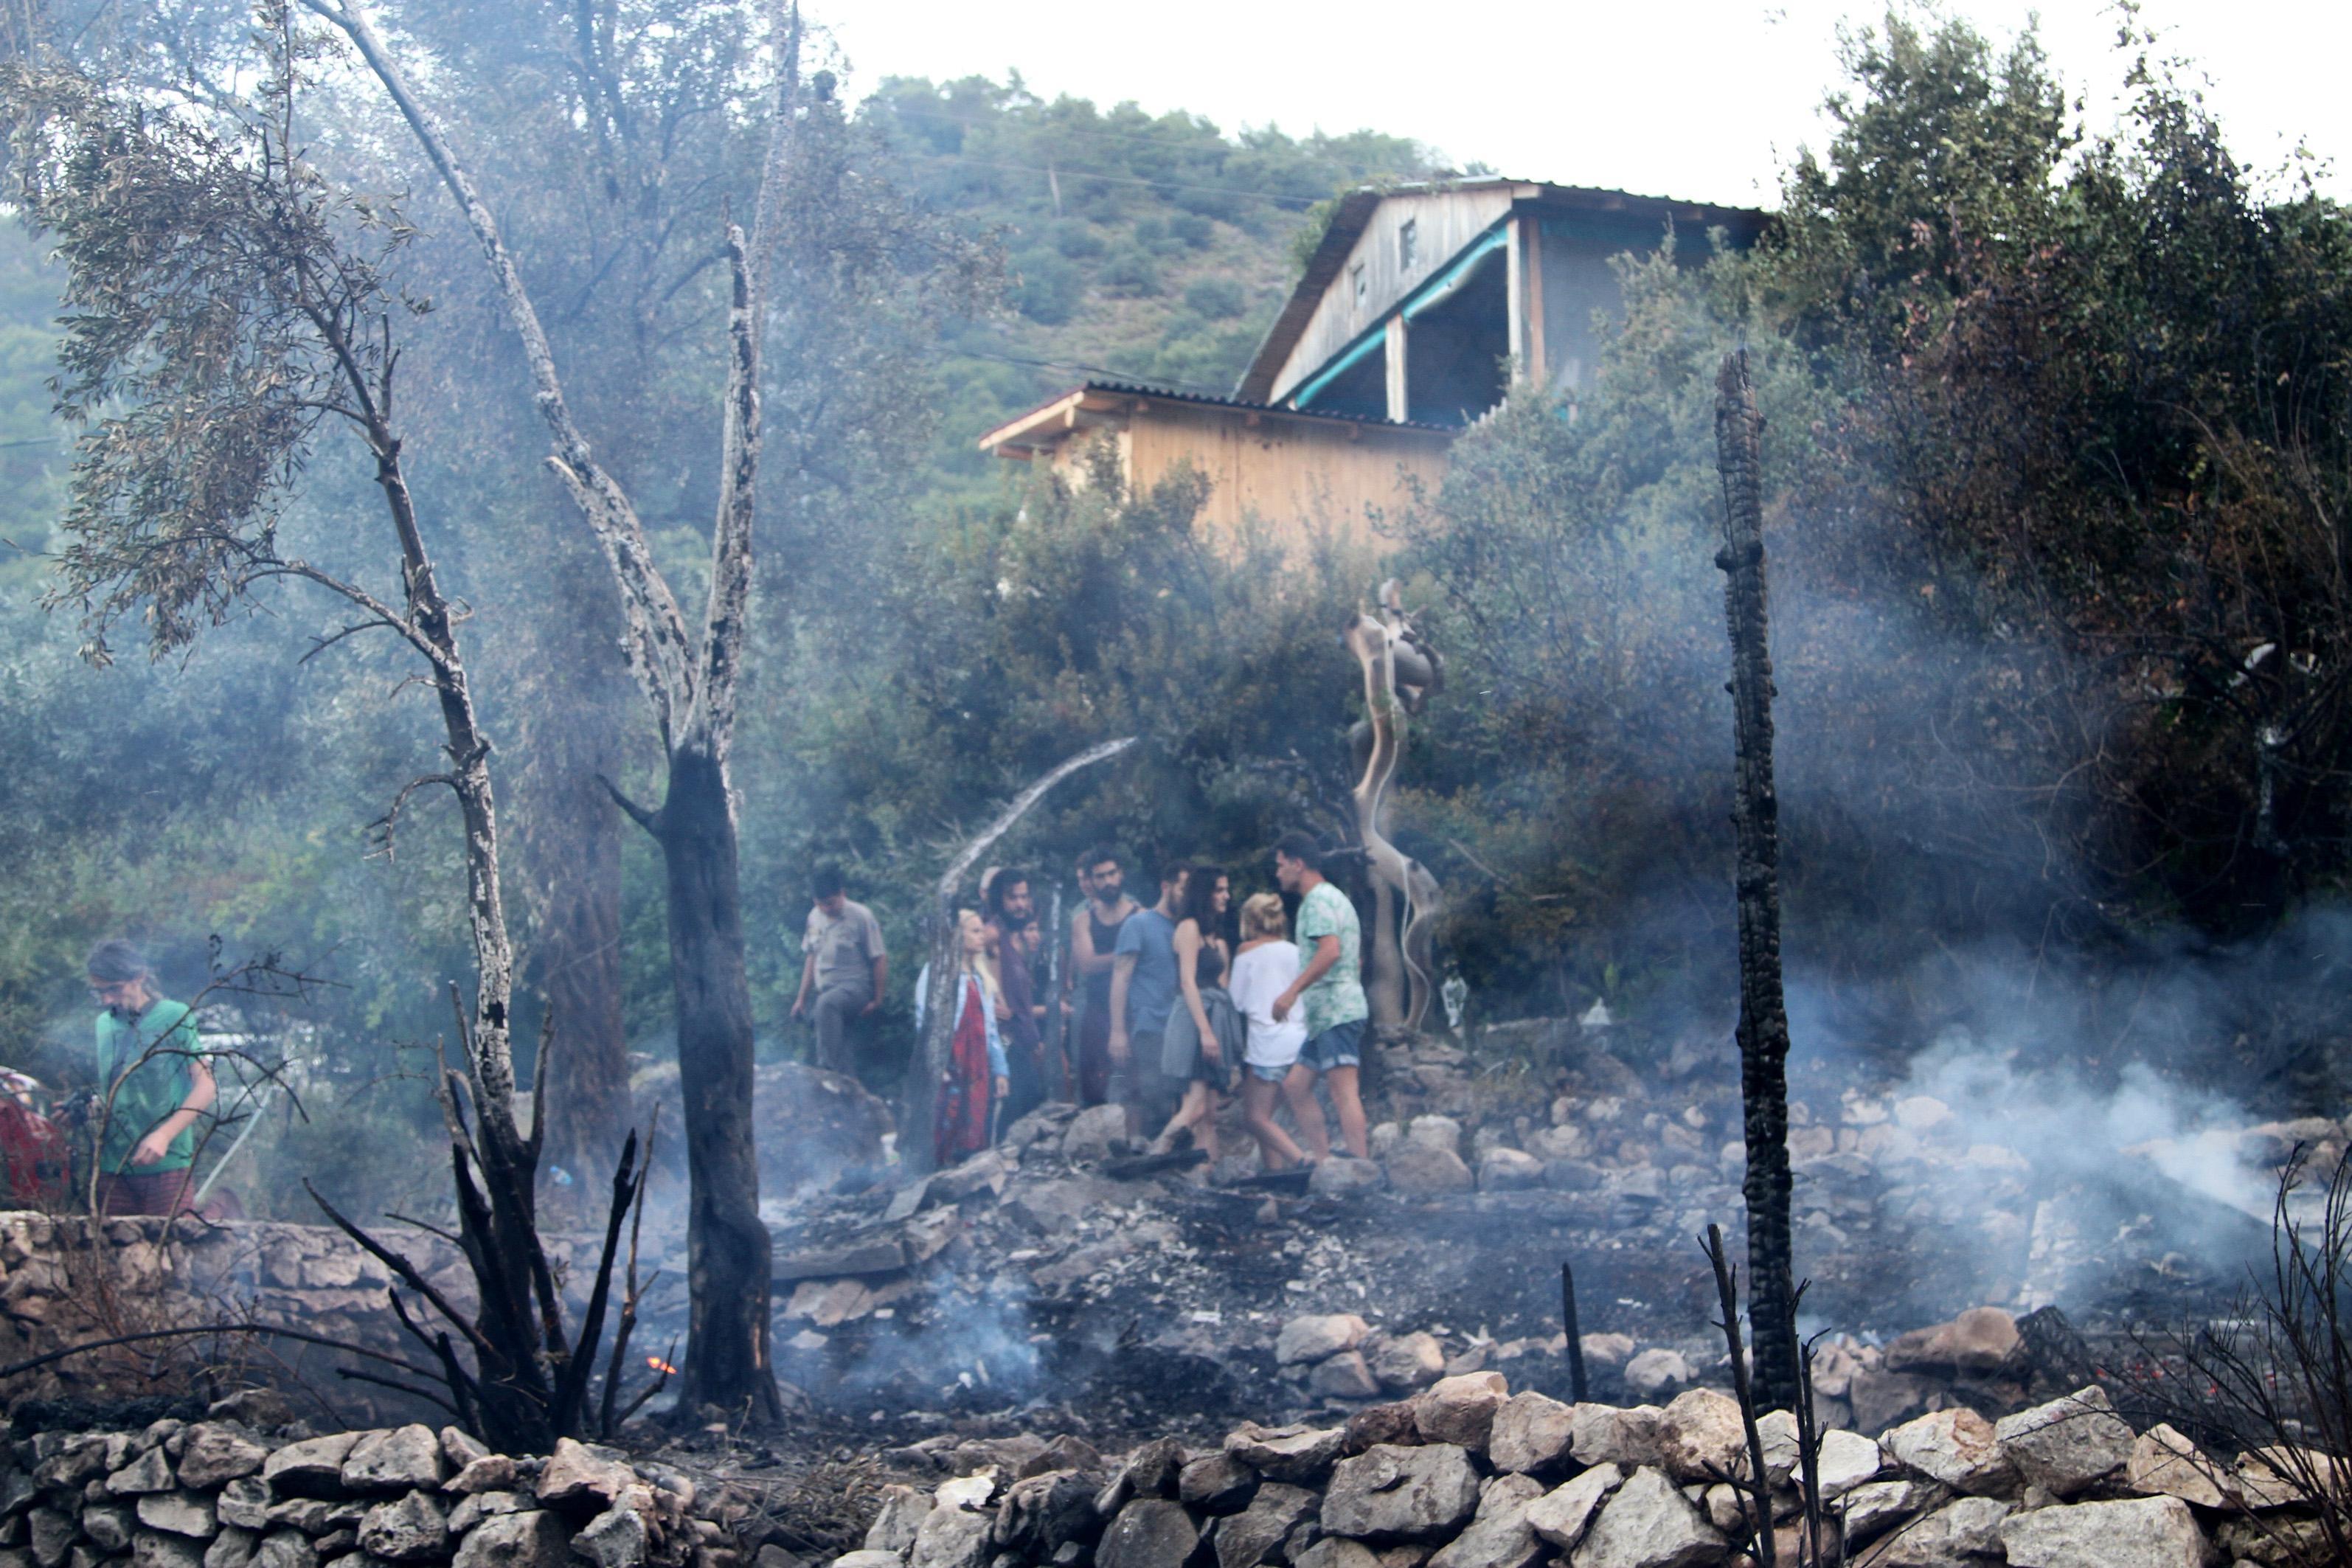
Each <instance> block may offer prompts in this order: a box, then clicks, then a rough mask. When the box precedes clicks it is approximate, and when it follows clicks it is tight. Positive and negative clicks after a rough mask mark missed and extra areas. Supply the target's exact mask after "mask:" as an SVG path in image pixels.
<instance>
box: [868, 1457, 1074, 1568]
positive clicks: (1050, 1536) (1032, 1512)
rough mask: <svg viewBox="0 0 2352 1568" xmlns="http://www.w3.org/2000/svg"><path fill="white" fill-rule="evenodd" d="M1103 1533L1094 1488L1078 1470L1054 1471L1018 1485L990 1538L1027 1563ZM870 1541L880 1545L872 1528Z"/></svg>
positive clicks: (1043, 1559)
mask: <svg viewBox="0 0 2352 1568" xmlns="http://www.w3.org/2000/svg"><path fill="white" fill-rule="evenodd" d="M877 1522H878V1521H877ZM915 1522H916V1523H917V1524H918V1525H919V1524H920V1523H921V1521H919V1520H918V1521H915ZM893 1533H895V1532H893ZM1101 1533H1102V1520H1101V1519H1100V1518H1099V1517H1098V1516H1097V1514H1096V1512H1095V1488H1094V1486H1093V1485H1092V1484H1091V1483H1090V1482H1088V1481H1087V1479H1086V1477H1084V1476H1082V1475H1080V1474H1079V1473H1078V1472H1076V1470H1051V1471H1047V1472H1046V1473H1045V1474H1043V1475H1036V1476H1024V1477H1023V1478H1022V1479H1019V1480H1017V1481H1015V1482H1013V1485H1012V1487H1011V1488H1010V1489H1007V1490H1006V1492H1005V1494H1004V1502H1003V1506H1002V1507H1001V1508H999V1509H998V1510H997V1512H996V1527H995V1529H994V1531H992V1537H991V1538H992V1540H993V1541H994V1542H996V1544H997V1545H999V1546H1001V1547H1003V1549H1004V1550H1005V1551H1007V1552H1011V1553H1013V1556H1015V1557H1017V1558H1019V1559H1021V1560H1022V1561H1023V1562H1024V1563H1045V1562H1049V1561H1051V1560H1052V1559H1053V1556H1054V1553H1055V1552H1056V1551H1058V1550H1059V1549H1060V1548H1062V1547H1063V1546H1066V1545H1078V1546H1085V1545H1088V1544H1091V1543H1092V1542H1094V1540H1095V1538H1096V1537H1097V1536H1098V1535H1100V1534H1101ZM889 1538H890V1537H888V1536H886V1537H885V1539H886V1540H887V1539H889ZM908 1539H909V1540H910V1541H911V1539H912V1537H911V1534H910V1535H909V1537H908ZM866 1544H867V1545H868V1546H871V1545H874V1544H875V1537H874V1536H873V1535H872V1534H871V1533H870V1532H869V1533H868V1534H867V1536H866Z"/></svg>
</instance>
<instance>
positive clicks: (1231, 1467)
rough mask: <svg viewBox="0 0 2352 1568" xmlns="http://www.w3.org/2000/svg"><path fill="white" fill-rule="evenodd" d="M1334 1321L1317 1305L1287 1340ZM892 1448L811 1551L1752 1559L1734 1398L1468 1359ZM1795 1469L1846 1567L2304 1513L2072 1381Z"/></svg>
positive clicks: (2242, 1528) (1765, 1427)
mask: <svg viewBox="0 0 2352 1568" xmlns="http://www.w3.org/2000/svg"><path fill="white" fill-rule="evenodd" d="M1350 1332H1352V1330H1351V1329H1350V1327H1349V1325H1346V1324H1341V1323H1332V1322H1329V1321H1324V1322H1321V1323H1318V1324H1314V1325H1309V1326H1306V1327H1299V1328H1297V1329H1296V1330H1295V1331H1292V1333H1293V1338H1292V1343H1293V1347H1294V1348H1297V1347H1299V1346H1304V1345H1305V1344H1307V1342H1308V1340H1309V1339H1310V1337H1313V1338H1316V1339H1317V1342H1318V1344H1320V1345H1323V1346H1329V1345H1333V1344H1336V1343H1338V1342H1339V1341H1340V1340H1342V1339H1344V1338H1346V1337H1347V1335H1348V1334H1349V1333H1350ZM1332 1353H1333V1354H1335V1355H1349V1354H1355V1353H1358V1352H1356V1351H1353V1350H1348V1351H1334V1352H1332ZM1318 1364H1322V1363H1318ZM1758 1426H1759V1436H1761V1438H1762V1442H1763V1448H1764V1458H1765V1466H1766V1476H1767V1480H1768V1482H1769V1493H1770V1499H1771V1504H1772V1508H1771V1512H1772V1518H1773V1521H1774V1525H1775V1537H1776V1544H1777V1546H1778V1551H1779V1560H1780V1561H1781V1562H1792V1561H1795V1560H1796V1554H1797V1552H1798V1549H1799V1532H1800V1530H1801V1525H1802V1516H1803V1514H1804V1512H1805V1499H1804V1493H1803V1488H1804V1486H1805V1485H1806V1484H1807V1482H1806V1480H1805V1479H1804V1467H1803V1465H1802V1463H1801V1455H1800V1451H1799V1438H1798V1431H1797V1424H1796V1422H1795V1420H1794V1419H1793V1418H1792V1417H1791V1416H1790V1415H1789V1414H1788V1413H1786V1412H1780V1413H1777V1414H1774V1415H1767V1416H1765V1417H1763V1418H1762V1419H1761V1420H1760V1421H1759V1423H1758ZM893 1457H894V1458H898V1459H899V1460H901V1461H902V1462H903V1463H905V1464H906V1465H908V1466H910V1467H921V1466H924V1465H929V1466H930V1467H932V1468H933V1469H934V1473H936V1472H937V1471H940V1470H946V1471H951V1472H953V1479H945V1480H941V1481H939V1482H937V1483H935V1484H933V1483H926V1484H923V1485H904V1484H900V1485H893V1486H889V1487H887V1488H885V1489H884V1490H883V1494H882V1499H881V1506H880V1509H879V1511H878V1513H877V1515H876V1517H875V1518H874V1521H873V1523H872V1526H871V1528H870V1529H869V1530H868V1531H867V1533H866V1538H865V1543H864V1547H863V1549H862V1550H859V1551H856V1552H848V1553H846V1554H845V1555H842V1556H840V1557H838V1558H836V1559H835V1561H834V1563H833V1568H990V1565H991V1564H994V1565H995V1568H1008V1565H1010V1564H1014V1563H1022V1564H1030V1563H1034V1564H1050V1565H1052V1568H1199V1565H1202V1564H1205V1563H1208V1562H1209V1561H1210V1560H1211V1559H1213V1560H1214V1562H1215V1564H1216V1568H1271V1565H1281V1568H1536V1565H1537V1564H1538V1563H1545V1564H1562V1565H1565V1568H1717V1565H1729V1564H1735V1563H1742V1564H1744V1563H1749V1562H1750V1561H1751V1559H1750V1558H1749V1556H1748V1553H1747V1552H1746V1551H1745V1550H1744V1548H1745V1547H1746V1545H1747V1544H1748V1543H1749V1542H1752V1540H1753V1525H1752V1523H1751V1515H1750V1513H1749V1512H1748V1507H1749V1506H1750V1505H1748V1503H1747V1501H1746V1492H1745V1489H1744V1488H1743V1487H1741V1486H1738V1485H1735V1484H1734V1483H1735V1482H1742V1481H1744V1480H1745V1479H1746V1478H1747V1477H1748V1474H1749V1473H1750V1470H1749V1459H1748V1448H1747V1446H1746V1438H1745V1434H1744V1428H1743V1426H1742V1422H1741V1418H1740V1412H1739V1407H1738V1405H1737V1404H1736V1403H1735V1402H1734V1401H1733V1400H1732V1399H1731V1398H1730V1397H1729V1396H1728V1395H1726V1394H1719V1393H1716V1392H1713V1391H1711V1390H1706V1389H1693V1390H1689V1391H1686V1392H1685V1393H1683V1394H1679V1395H1677V1396H1676V1397H1675V1399H1673V1400H1672V1401H1671V1402H1669V1403H1668V1404H1666V1405H1664V1406H1663V1407H1661V1406H1657V1405H1640V1406H1635V1407H1632V1408H1621V1407H1617V1406H1612V1405H1599V1404H1591V1403H1587V1404H1580V1405H1569V1404H1565V1403H1563V1402H1560V1401H1558V1400H1555V1399H1552V1398H1549V1397H1548V1396H1547V1395H1545V1394H1541V1393H1538V1392H1534V1391H1529V1390H1522V1391H1520V1392H1517V1393H1516V1394H1515V1393H1513V1392H1512V1390H1511V1388H1510V1386H1509V1384H1507V1381H1506V1380H1505V1378H1504V1377H1503V1376H1502V1375H1501V1374H1500V1373H1493V1372H1480V1373H1464V1374H1460V1375H1456V1376H1453V1377H1446V1378H1443V1379H1441V1380H1439V1381H1437V1382H1436V1383H1434V1384H1431V1385H1430V1386H1428V1387H1426V1388H1424V1389H1423V1390H1422V1391H1421V1392H1420V1393H1418V1394H1415V1395H1413V1396H1412V1398H1411V1399H1410V1400H1406V1401H1402V1402H1391V1403H1384V1404H1378V1405H1368V1406H1366V1407H1364V1408H1362V1409H1360V1410H1359V1411H1357V1412H1356V1413H1355V1414H1354V1415H1352V1416H1350V1417H1349V1419H1348V1420H1347V1421H1345V1422H1344V1423H1340V1424H1336V1425H1329V1426H1308V1425H1303V1424H1301V1425H1288V1426H1271V1427H1269V1426H1259V1425H1256V1424H1255V1423H1244V1424H1243V1425H1242V1426H1239V1427H1237V1428H1236V1429H1234V1430H1233V1431H1232V1432H1230V1433H1228V1434H1227V1435H1226V1436H1224V1437H1223V1441H1222V1442H1218V1443H1213V1444H1210V1445H1207V1446H1203V1447H1188V1446H1187V1445H1186V1444H1184V1443H1183V1442H1181V1441H1180V1440H1178V1439H1177V1438H1174V1437H1160V1438H1156V1439H1154V1440H1152V1441H1150V1442H1147V1443H1144V1444H1141V1445H1140V1446H1139V1447H1135V1448H1134V1449H1133V1450H1132V1451H1130V1452H1129V1453H1127V1454H1126V1455H1124V1456H1123V1457H1121V1458H1118V1459H1117V1460H1116V1462H1112V1463H1108V1464H1106V1463H1104V1462H1103V1461H1102V1460H1100V1459H1099V1458H1097V1457H1096V1455H1095V1453H1094V1451H1093V1450H1092V1449H1091V1448H1089V1447H1087V1445H1086V1444H1085V1443H1084V1442H1082V1441H1078V1440H1076V1439H1073V1438H1070V1437H1062V1438H1057V1439H1055V1440H1054V1441H1053V1442H1050V1443H1048V1442H1046V1441H1045V1440H1043V1439H1040V1438H1037V1437H1035V1436H1024V1437H1020V1438H1009V1439H1002V1440H996V1441H981V1442H975V1441H971V1440H959V1439H955V1438H951V1437H944V1436H943V1437H939V1438H934V1439H930V1440H928V1441H926V1442H924V1443H922V1444H919V1445H916V1446H915V1447H911V1448H908V1449H903V1450H899V1451H898V1452H897V1454H896V1455H894V1456H893ZM2273 1458H2275V1456H2273ZM1812 1475H1813V1481H1812V1484H1813V1485H1815V1487H1816V1488H1817V1490H1818V1494H1819V1501H1820V1505H1821V1511H1822V1515H1823V1518H1824V1531H1825V1534H1826V1535H1827V1537H1828V1540H1827V1542H1826V1545H1827V1548H1828V1550H1827V1552H1825V1553H1824V1556H1825V1560H1833V1561H1848V1562H1853V1563H1857V1564H1860V1565H1862V1568H1944V1565H1947V1564H1995V1563H2004V1562H2005V1563H2011V1564H2015V1565H2017V1568H2107V1565H2110V1564H2116V1563H2130V1564H2132V1565H2133V1568H2204V1565H2205V1564H2207V1563H2209V1562H2212V1561H2215V1560H2216V1553H2217V1552H2218V1553H2219V1554H2220V1560H2223V1561H2227V1560H2230V1559H2232V1558H2234V1559H2238V1560H2240V1561H2243V1562H2252V1563H2277V1562H2281V1561H2283V1560H2284V1559H2283V1557H2282V1556H2281V1551H2282V1547H2283V1543H2286V1542H2294V1541H2296V1540H2299V1539H2301V1538H2303V1537H2304V1536H2305V1535H2308V1534H2310V1533H2311V1532H2312V1531H2314V1530H2315V1525H2313V1524H2312V1523H2311V1521H2310V1516H2309V1514H2308V1512H2307V1510H2304V1509H2303V1508H2301V1507H2300V1506H2299V1504H2298V1503H2297V1502H2296V1501H2295V1500H2294V1499H2293V1497H2292V1489H2291V1488H2289V1487H2286V1486H2285V1485H2284V1483H2283V1481H2282V1479H2281V1477H2280V1475H2279V1473H2278V1471H2277V1470H2275V1469H2273V1467H2272V1466H2271V1464H2269V1463H2268V1462H2266V1461H2265V1459H2264V1458H2263V1456H2261V1455H2255V1456H2251V1457H2249V1458H2246V1459H2244V1460H2242V1461H2241V1462H2240V1463H2238V1464H2236V1465H2223V1464H2221V1463H2219V1462H2217V1461H2215V1460H2212V1459H2210V1458H2207V1457H2206V1456H2204V1455H2203V1454H2201V1453H2200V1452H2199V1451H2198V1450H2197V1449H2196V1448H2195V1447H2193V1446H2192V1445H2191V1444H2190V1443H2189V1441H2188V1439H2186V1438H2184V1437H2182V1436H2180V1435H2179V1433H2178V1432H2175V1431H2174V1430H2173V1429H2172V1428H2170V1427H2168V1426H2157V1427H2154V1428H2153V1429H2151V1430H2150V1431H2148V1432H2146V1433H2140V1434H2136V1433H2134V1432H2133V1430H2132V1429H2131V1427H2130V1426H2127V1425H2126V1423H2125V1422H2124V1421H2123V1420H2122V1418H2121V1417H2120V1416H2118V1415H2116V1411H2115V1409H2114V1407H2113V1406H2112V1405H2110V1404H2109V1402H2108V1399H2107V1396H2106V1394H2105V1393H2104V1392H2103V1391H2102V1390H2101V1389H2099V1388H2098V1387H2097V1386H2095V1385H2094V1386H2091V1387H2086V1388H2084V1389H2082V1390H2080V1391H2078V1392H2076V1393H2074V1394H2069V1395H2067V1396H2065V1397H2063V1398H2061V1399H2058V1400H2054V1401H2052V1402H2049V1403H2046V1404H2043V1405H2037V1406H2033V1407H2032V1408H2028V1409H2025V1410H2021V1411H2019V1412H2017V1413H2015V1414H2013V1415H2009V1416H2007V1417H2005V1418H2003V1419H2002V1420H2001V1421H2000V1422H1999V1423H1998V1424H1997V1425H1996V1424H1994V1423H1991V1422H1988V1421H1987V1420H1985V1419H1984V1418H1983V1417H1982V1416H1980V1415H1978V1414H1977V1413H1976V1412H1974V1411H1972V1410H1969V1409H1967V1408H1964V1407H1958V1406H1955V1407H1951V1408H1948V1409H1944V1410H1940V1411H1937V1412H1935V1413H1933V1414H1930V1415H1923V1416H1920V1417H1918V1418H1916V1419H1915V1420H1913V1421H1910V1422H1907V1423H1906V1424H1903V1425H1901V1426H1895V1427H1894V1428H1892V1429H1890V1430H1888V1431H1887V1432H1885V1434H1884V1435H1883V1436H1879V1437H1878V1438H1876V1439H1873V1438H1871V1437H1869V1436H1864V1435H1862V1434H1861V1433H1858V1432H1856V1431H1853V1430H1852V1429H1849V1428H1834V1429H1831V1430H1828V1431H1825V1432H1823V1433H1822V1436H1821V1439H1820V1446H1819V1448H1818V1450H1817V1452H1816V1455H1815V1456H1814V1464H1813V1467H1812ZM1841 1549H1842V1550H1843V1552H1844V1553H1845V1555H1843V1556H1840V1555H1839V1552H1840V1551H1841Z"/></svg>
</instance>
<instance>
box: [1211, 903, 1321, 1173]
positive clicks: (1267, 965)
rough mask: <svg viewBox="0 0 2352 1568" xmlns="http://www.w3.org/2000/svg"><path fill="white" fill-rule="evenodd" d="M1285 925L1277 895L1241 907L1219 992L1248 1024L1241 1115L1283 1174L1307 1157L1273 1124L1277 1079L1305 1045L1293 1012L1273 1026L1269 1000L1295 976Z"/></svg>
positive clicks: (1268, 1164) (1302, 1025) (1261, 1153)
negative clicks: (1229, 971) (1238, 936)
mask: <svg viewBox="0 0 2352 1568" xmlns="http://www.w3.org/2000/svg"><path fill="white" fill-rule="evenodd" d="M1288 933H1289V923H1288V921H1286V920H1285V919H1284V917H1283V913H1282V898H1281V895H1279V894H1277V893H1258V894H1255V895H1254V896H1253V897H1251V898H1250V899H1248V900H1245V901H1244V903H1243V905H1242V945H1241V947H1240V948H1239V950H1238V951H1236V952H1234V964H1233V975H1232V978H1231V979H1229V980H1228V981H1227V982H1226V984H1225V990H1226V992H1227V993H1228V994H1230V995H1231V996H1232V997H1233V999H1234V1006H1235V1007H1237V1008H1239V1009H1240V1010H1241V1014H1242V1016H1244V1018H1246V1019H1248V1020H1249V1045H1248V1047H1247V1048H1246V1049H1245V1050H1244V1053H1243V1065H1244V1072H1243V1074H1242V1116H1243V1119H1244V1121H1246V1122H1247V1123H1248V1124H1249V1130H1250V1134H1251V1136H1253V1137H1255V1139H1256V1140H1257V1146H1258V1157H1259V1160H1260V1161H1261V1163H1264V1165H1265V1168H1266V1169H1267V1170H1269V1171H1280V1170H1286V1169H1287V1168H1288V1167H1290V1166H1292V1165H1296V1164H1297V1163H1299V1162H1300V1161H1302V1160H1304V1159H1305V1158H1306V1157H1307V1156H1306V1154H1305V1153H1304V1152H1302V1151H1301V1150H1300V1149H1299V1147H1298V1145H1297V1143H1295V1142H1291V1138H1290V1134H1288V1133H1287V1132H1285V1131H1283V1130H1282V1129H1281V1128H1280V1127H1279V1126H1277V1125H1276V1123H1275V1120H1274V1111H1275V1107H1276V1105H1277V1104H1279V1103H1280V1102H1281V1098H1282V1080H1283V1079H1285V1078H1286V1077H1288V1076H1289V1073H1290V1067H1291V1064H1292V1063H1293V1062H1296V1061H1297V1059H1298V1047H1301V1046H1303V1045H1305V1044H1306V1043H1307V1020H1306V1018H1305V1017H1304V1016H1301V1015H1300V1012H1299V1010H1298V1009H1297V1008H1296V1007H1293V1008H1291V1009H1290V1016H1289V1017H1288V1018H1286V1019H1283V1020H1281V1021H1280V1022H1276V1019H1275V1016H1274V1000H1275V998H1276V997H1277V996H1279V995H1281V994H1283V993H1284V992H1285V991H1286V990H1287V989H1288V988H1289V986H1290V983H1291V982H1292V981H1294V980H1296V979H1297V978H1298V949H1297V946H1296V945H1295V944H1293V943H1292V942H1290V941H1289V940H1288Z"/></svg>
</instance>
